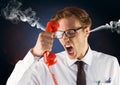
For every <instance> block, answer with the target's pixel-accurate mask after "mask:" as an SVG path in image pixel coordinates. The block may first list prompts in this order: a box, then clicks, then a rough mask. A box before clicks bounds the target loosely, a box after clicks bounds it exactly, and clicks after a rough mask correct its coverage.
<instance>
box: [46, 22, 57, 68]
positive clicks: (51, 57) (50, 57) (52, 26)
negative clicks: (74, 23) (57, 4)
mask: <svg viewBox="0 0 120 85" xmlns="http://www.w3.org/2000/svg"><path fill="white" fill-rule="evenodd" d="M58 27H59V23H58V22H57V21H53V20H50V21H49V22H48V23H47V25H46V32H56V31H57V29H58ZM56 61H57V59H56V55H55V54H54V53H53V52H48V51H45V53H44V62H45V63H46V64H47V65H48V66H51V65H53V64H55V63H56Z"/></svg>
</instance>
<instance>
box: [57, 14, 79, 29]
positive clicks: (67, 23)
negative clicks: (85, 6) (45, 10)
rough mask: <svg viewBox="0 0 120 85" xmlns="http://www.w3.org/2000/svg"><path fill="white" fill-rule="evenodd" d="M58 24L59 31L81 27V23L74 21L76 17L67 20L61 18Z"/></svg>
mask: <svg viewBox="0 0 120 85" xmlns="http://www.w3.org/2000/svg"><path fill="white" fill-rule="evenodd" d="M58 22H59V25H60V26H59V28H58V30H61V31H65V30H69V29H74V28H77V27H80V26H81V23H80V22H79V20H78V19H76V17H74V16H72V17H68V18H62V19H60V20H59V21H58Z"/></svg>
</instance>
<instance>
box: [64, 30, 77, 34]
mask: <svg viewBox="0 0 120 85" xmlns="http://www.w3.org/2000/svg"><path fill="white" fill-rule="evenodd" d="M66 34H67V35H72V34H75V31H74V30H68V31H66Z"/></svg>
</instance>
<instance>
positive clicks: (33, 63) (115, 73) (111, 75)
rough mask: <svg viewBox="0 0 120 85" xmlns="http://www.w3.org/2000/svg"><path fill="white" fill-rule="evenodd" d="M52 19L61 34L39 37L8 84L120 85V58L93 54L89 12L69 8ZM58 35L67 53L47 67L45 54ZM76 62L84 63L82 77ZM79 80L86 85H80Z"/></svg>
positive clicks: (45, 34)
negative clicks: (119, 60) (118, 59)
mask: <svg viewBox="0 0 120 85" xmlns="http://www.w3.org/2000/svg"><path fill="white" fill-rule="evenodd" d="M51 20H54V21H57V22H58V23H59V27H58V31H57V32H56V33H55V34H54V33H49V32H41V33H40V34H39V36H38V40H37V42H36V45H35V46H34V47H33V48H32V49H31V50H30V51H29V52H28V54H27V55H26V56H25V58H24V59H23V60H21V61H19V62H18V63H17V64H16V66H15V68H14V70H13V72H12V74H11V76H10V77H9V79H8V81H7V85H79V84H80V85H83V84H82V83H84V85H120V68H119V64H118V61H117V59H116V58H115V57H113V56H110V55H107V54H104V53H101V52H97V51H93V50H92V49H91V48H90V46H89V44H88V36H89V34H90V27H91V19H90V17H89V15H88V14H87V12H86V11H85V10H83V9H81V8H77V7H66V8H64V9H62V10H60V11H58V12H57V13H56V15H54V16H53V17H52V19H51ZM54 36H56V38H58V39H59V41H60V43H61V44H62V46H63V47H64V49H65V51H63V52H60V53H57V54H56V57H57V62H56V63H55V64H54V65H51V66H47V64H45V62H44V57H43V54H44V52H45V51H50V50H51V48H52V44H53V38H54ZM76 61H79V62H80V61H82V62H84V67H83V71H82V73H81V75H80V76H77V75H78V74H79V73H80V72H78V68H79V67H80V66H81V65H80V66H78V67H77V65H76ZM81 68H82V66H81ZM81 68H79V69H81ZM84 72H85V73H84ZM83 73H84V76H83V77H84V78H83V77H82V75H83ZM78 77H80V78H82V79H83V80H82V79H80V80H82V81H81V82H82V83H78V82H79V81H80V80H78V79H79V78H78ZM77 83H78V84H77Z"/></svg>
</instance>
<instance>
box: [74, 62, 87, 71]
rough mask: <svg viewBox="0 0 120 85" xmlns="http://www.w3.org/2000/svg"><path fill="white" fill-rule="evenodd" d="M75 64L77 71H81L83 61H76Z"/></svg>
mask: <svg viewBox="0 0 120 85" xmlns="http://www.w3.org/2000/svg"><path fill="white" fill-rule="evenodd" d="M75 64H76V65H77V67H78V69H83V68H84V64H85V63H84V62H83V61H76V62H75Z"/></svg>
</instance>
